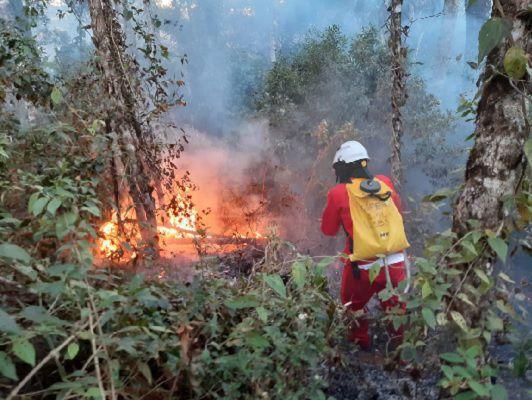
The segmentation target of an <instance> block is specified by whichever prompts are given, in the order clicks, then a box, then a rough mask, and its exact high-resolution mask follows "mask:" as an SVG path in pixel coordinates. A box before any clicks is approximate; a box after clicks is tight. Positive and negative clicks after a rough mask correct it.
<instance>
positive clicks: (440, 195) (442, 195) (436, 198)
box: [422, 188, 455, 203]
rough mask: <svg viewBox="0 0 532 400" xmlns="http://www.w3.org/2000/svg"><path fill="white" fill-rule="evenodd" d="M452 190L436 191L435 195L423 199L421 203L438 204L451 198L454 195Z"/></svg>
mask: <svg viewBox="0 0 532 400" xmlns="http://www.w3.org/2000/svg"><path fill="white" fill-rule="evenodd" d="M454 192H455V191H454V189H449V188H443V189H440V190H438V191H437V192H436V193H434V194H431V195H428V196H425V197H423V199H422V201H423V202H424V203H438V202H440V201H442V200H445V199H446V198H448V197H451V196H452V195H453V194H454Z"/></svg>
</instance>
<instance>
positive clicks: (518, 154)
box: [453, 0, 532, 234]
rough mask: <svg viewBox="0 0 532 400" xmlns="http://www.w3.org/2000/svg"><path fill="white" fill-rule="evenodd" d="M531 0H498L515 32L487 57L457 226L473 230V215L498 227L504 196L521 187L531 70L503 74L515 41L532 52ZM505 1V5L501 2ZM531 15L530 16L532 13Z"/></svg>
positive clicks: (499, 11)
mask: <svg viewBox="0 0 532 400" xmlns="http://www.w3.org/2000/svg"><path fill="white" fill-rule="evenodd" d="M527 3H528V1H527V0H499V1H498V2H495V4H494V6H493V9H492V17H504V18H508V19H510V20H512V23H513V27H512V33H511V35H510V36H509V37H508V38H507V39H505V40H504V41H503V43H501V44H500V45H499V46H498V47H496V48H495V49H493V50H492V51H491V52H490V53H489V55H488V58H487V63H486V67H485V70H484V72H483V77H482V82H483V83H482V87H481V97H480V101H479V104H478V109H477V118H476V129H475V144H474V146H473V148H472V150H471V152H470V154H469V159H468V161H467V167H466V172H465V184H464V187H463V190H462V191H461V193H460V195H459V197H458V200H457V201H456V203H455V205H454V213H453V228H454V231H455V232H456V233H458V234H464V233H466V232H467V231H468V224H467V222H468V220H470V219H474V220H478V221H480V223H481V226H482V227H483V228H484V229H491V230H494V231H496V230H498V228H499V227H500V226H501V224H502V223H503V221H504V217H505V216H504V215H503V202H504V199H505V198H506V197H507V196H510V195H512V194H514V193H516V191H517V190H518V187H519V184H520V181H521V178H522V175H523V168H524V166H525V163H524V157H523V145H524V143H525V141H526V139H527V138H528V136H529V135H530V125H529V121H528V119H527V114H529V113H530V94H531V83H530V76H528V77H527V75H525V77H524V78H523V80H521V81H512V80H510V79H509V78H508V77H507V76H505V75H503V74H501V72H502V71H504V66H503V60H504V56H505V54H506V51H507V50H508V49H509V48H510V47H511V46H517V47H520V48H522V49H524V50H525V52H526V53H528V54H530V53H531V51H532V49H531V47H532V41H531V40H530V19H528V21H527V14H526V13H524V12H523V10H525V9H526V7H527ZM498 4H500V6H498ZM528 18H529V17H528Z"/></svg>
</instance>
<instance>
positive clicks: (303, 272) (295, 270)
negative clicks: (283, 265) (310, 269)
mask: <svg viewBox="0 0 532 400" xmlns="http://www.w3.org/2000/svg"><path fill="white" fill-rule="evenodd" d="M306 277H307V267H305V264H303V263H302V262H301V261H296V262H294V263H293V264H292V278H293V279H294V283H295V284H296V286H297V287H298V288H299V289H301V288H302V287H303V286H305V281H306Z"/></svg>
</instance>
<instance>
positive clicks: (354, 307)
mask: <svg viewBox="0 0 532 400" xmlns="http://www.w3.org/2000/svg"><path fill="white" fill-rule="evenodd" d="M388 271H389V272H390V280H391V283H392V285H393V287H397V285H398V284H399V282H401V281H402V280H404V279H405V265H404V262H399V263H396V264H392V265H389V266H388ZM385 287H386V271H385V268H384V267H382V268H381V270H380V273H379V275H378V276H377V277H376V278H375V280H374V281H373V283H372V284H371V283H370V281H369V271H367V270H360V278H358V279H357V278H355V276H354V275H353V269H352V267H351V263H350V262H347V263H346V264H345V266H344V270H343V274H342V288H341V292H340V297H341V299H342V303H343V304H347V303H349V302H350V303H351V304H350V305H349V306H348V308H349V310H351V311H358V310H362V309H363V308H364V307H365V306H366V304H367V303H368V302H369V300H370V299H371V298H372V297H373V295H374V294H375V293H378V292H380V291H381V290H383V289H384V288H385ZM380 303H381V307H382V308H383V310H385V311H386V310H389V309H390V308H393V307H395V306H396V305H399V306H400V307H401V308H402V309H403V311H404V310H405V309H406V305H405V304H404V303H400V302H399V300H398V298H397V296H393V297H391V298H390V299H388V300H386V301H381V302H380ZM388 330H389V332H390V334H391V336H392V337H395V338H399V339H400V338H402V329H401V328H400V329H399V330H397V331H396V330H394V329H393V327H392V326H391V324H390V325H389V329H388ZM347 339H348V340H350V341H353V342H357V343H358V344H359V345H360V346H361V347H362V348H369V347H370V346H371V339H370V337H369V335H368V321H367V319H366V318H363V317H361V318H358V319H357V320H356V321H353V322H352V323H351V324H350V326H349V328H348V333H347Z"/></svg>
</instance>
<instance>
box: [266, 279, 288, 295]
mask: <svg viewBox="0 0 532 400" xmlns="http://www.w3.org/2000/svg"><path fill="white" fill-rule="evenodd" d="M264 281H265V282H266V284H267V285H268V286H269V287H271V288H272V289H273V290H274V291H275V293H277V294H278V295H279V296H281V297H283V298H285V297H286V287H285V285H284V282H283V279H282V278H281V277H280V276H279V275H278V274H275V275H266V276H265V277H264Z"/></svg>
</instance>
